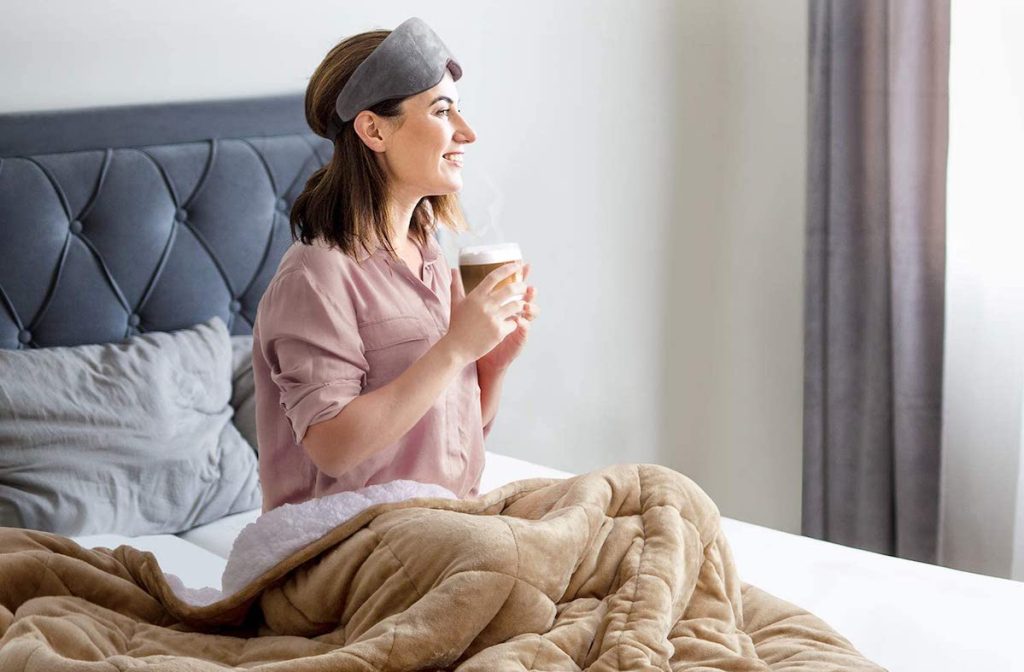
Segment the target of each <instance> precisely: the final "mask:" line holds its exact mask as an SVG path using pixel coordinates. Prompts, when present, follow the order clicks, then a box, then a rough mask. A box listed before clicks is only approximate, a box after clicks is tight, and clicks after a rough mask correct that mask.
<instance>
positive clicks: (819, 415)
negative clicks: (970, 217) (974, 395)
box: [803, 0, 950, 562]
mask: <svg viewBox="0 0 1024 672" xmlns="http://www.w3.org/2000/svg"><path fill="white" fill-rule="evenodd" d="M809 11H810V17H809V18H810V21H809V33H810V34H809V50H810V52H809V56H810V58H809V68H810V71H809V78H808V85H809V99H808V105H809V108H808V125H809V128H808V166H807V170H808V186H807V197H808V200H807V208H808V210H807V239H806V278H805V282H806V284H805V304H804V307H805V320H804V464H803V533H804V534H805V535H807V536H811V537H815V538H818V539H825V540H828V541H834V542H837V543H841V544H845V545H849V546H856V547H859V548H864V549H868V550H872V551H876V552H881V553H886V554H889V555H896V556H899V557H904V558H911V559H914V560H921V561H926V562H935V560H936V544H937V538H938V515H939V476H940V466H941V459H940V457H941V447H940V437H941V428H942V426H941V422H942V416H941V411H942V356H943V327H944V293H945V235H946V234H945V228H946V214H945V211H946V193H945V182H946V152H947V145H948V128H949V91H948V81H949V16H950V9H949V0H939V1H934V2H933V1H929V0H894V1H891V2H889V1H886V0H811V2H810V6H809Z"/></svg>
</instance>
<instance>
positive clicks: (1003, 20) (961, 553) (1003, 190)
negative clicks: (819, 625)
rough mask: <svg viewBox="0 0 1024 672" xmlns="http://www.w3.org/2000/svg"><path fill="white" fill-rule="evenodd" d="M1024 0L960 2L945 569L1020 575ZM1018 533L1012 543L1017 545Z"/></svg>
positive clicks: (1023, 560) (956, 6) (955, 22)
mask: <svg viewBox="0 0 1024 672" xmlns="http://www.w3.org/2000/svg"><path fill="white" fill-rule="evenodd" d="M1022 35H1024V3H1021V2H1010V1H1006V0H988V1H986V2H973V3H964V2H954V3H953V4H952V24H951V35H950V39H951V48H950V82H949V86H950V135H949V170H948V185H947V193H948V222H947V262H946V346H945V372H944V378H945V380H944V394H943V397H944V408H943V421H944V431H943V464H942V472H943V482H942V492H943V501H942V523H941V536H940V549H939V551H940V555H939V560H940V562H941V563H942V564H944V565H947V566H950V567H956V568H959V569H966V570H971V571H975V572H981V573H985V574H993V575H996V576H1004V577H1010V576H1012V577H1013V578H1016V579H1024V497H1022V493H1024V460H1022V459H1021V449H1022V446H1024V438H1022V431H1024V408H1022V404H1024V254H1022V252H1024V205H1022V204H1021V200H1020V191H1021V187H1022V184H1024V171H1022V170H1021V167H1020V162H1021V157H1022V156H1024V43H1022V41H1021V39H1020V38H1021V36H1022ZM1015 537H1016V542H1015Z"/></svg>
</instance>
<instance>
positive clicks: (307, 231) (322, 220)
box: [290, 30, 466, 258]
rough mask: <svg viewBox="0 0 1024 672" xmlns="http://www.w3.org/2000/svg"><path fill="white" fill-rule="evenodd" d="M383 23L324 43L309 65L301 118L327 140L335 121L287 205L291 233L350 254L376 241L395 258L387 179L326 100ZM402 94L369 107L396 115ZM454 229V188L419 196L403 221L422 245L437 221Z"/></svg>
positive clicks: (458, 218)
mask: <svg viewBox="0 0 1024 672" xmlns="http://www.w3.org/2000/svg"><path fill="white" fill-rule="evenodd" d="M390 32H391V31H389V30H373V31H369V32H365V33H360V34H358V35H353V36H352V37H349V38H347V39H345V40H343V41H342V42H340V43H339V44H337V45H336V46H335V47H334V48H332V49H331V50H330V51H329V52H327V55H326V56H325V57H324V59H323V61H321V63H320V65H319V66H317V68H316V70H315V71H314V72H313V75H312V77H310V80H309V86H308V87H306V122H307V123H308V124H309V127H310V128H311V129H312V130H313V132H314V133H316V134H317V135H320V136H323V137H325V138H327V139H328V140H330V139H331V137H330V133H329V132H328V130H327V129H328V127H329V124H330V123H331V120H332V119H333V121H334V124H333V125H334V127H335V128H340V129H341V130H340V131H339V132H338V135H337V137H336V138H334V155H333V156H332V157H331V160H330V161H329V162H328V163H327V164H325V165H324V166H323V167H321V168H320V169H318V170H317V171H316V172H314V173H313V174H312V175H310V177H309V179H308V180H307V181H306V186H305V188H304V189H303V190H302V193H301V194H299V196H298V198H296V199H295V203H294V204H293V205H292V210H291V217H290V224H291V231H292V239H293V240H301V241H302V242H303V243H304V244H306V245H309V244H311V243H312V242H313V240H314V239H316V238H322V239H323V240H324V241H326V242H328V243H330V244H332V245H333V246H336V247H338V248H340V249H341V250H342V251H343V252H344V253H345V254H348V255H349V256H352V257H355V256H356V254H355V252H356V247H357V245H361V246H362V248H363V249H364V250H365V251H366V252H367V253H370V252H372V250H371V249H370V247H369V246H368V245H369V243H371V242H374V241H379V242H380V243H381V244H382V245H383V246H384V247H385V249H387V250H388V253H389V254H391V256H392V257H395V258H397V254H396V252H395V247H394V242H395V241H392V240H391V234H390V229H389V226H388V209H387V206H388V200H389V195H390V191H389V186H390V185H389V184H388V179H387V173H386V172H385V171H384V170H382V169H381V167H380V166H379V165H378V163H377V161H376V159H375V158H374V152H373V150H371V149H370V148H369V147H367V146H366V144H365V143H364V142H363V141H362V140H361V139H360V138H359V136H358V135H357V134H356V132H355V129H354V127H353V122H352V120H350V121H347V122H345V123H342V122H341V120H340V119H339V118H338V116H337V114H336V113H335V111H334V104H335V101H336V100H337V98H338V94H339V93H340V92H341V89H342V87H344V86H345V83H346V82H347V81H348V80H349V77H351V76H352V73H353V72H354V71H355V69H356V67H358V66H359V64H360V63H362V62H363V60H364V59H366V57H367V56H369V55H370V53H371V52H372V51H373V50H374V49H375V48H376V47H377V45H379V44H380V43H381V42H383V41H384V38H385V37H387V36H388V34H390ZM402 100H404V99H402V98H392V99H390V100H385V101H382V102H380V103H377V104H376V105H373V106H372V107H370V108H368V109H369V110H370V111H372V112H374V113H375V114H378V115H380V116H382V117H389V118H398V117H401V115H402V111H401V109H400V107H399V106H400V105H401V102H402ZM439 223H440V224H443V225H444V226H445V228H448V229H451V230H454V231H464V230H465V229H466V220H465V216H464V215H463V213H462V208H461V207H460V205H459V200H458V197H457V196H456V195H455V194H445V195H442V196H426V197H424V198H422V199H420V202H419V203H417V204H416V207H415V209H414V210H413V214H412V220H411V221H410V222H409V235H410V236H412V237H413V238H414V239H415V240H417V241H418V242H419V243H420V245H423V246H425V245H426V244H427V237H428V236H430V235H433V234H434V232H435V231H436V230H437V226H438V224H439Z"/></svg>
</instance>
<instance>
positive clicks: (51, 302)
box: [0, 94, 332, 349]
mask: <svg viewBox="0 0 1024 672" xmlns="http://www.w3.org/2000/svg"><path fill="white" fill-rule="evenodd" d="M331 151H332V149H331V143H330V142H328V141H327V140H325V139H323V138H321V137H319V136H317V135H315V134H313V133H312V132H311V131H310V130H309V128H308V126H307V125H306V121H305V116H304V112H303V96H302V95H301V94H292V95H286V96H275V97H262V98H247V99H233V100H221V101H212V102H189V103H165V104H156V105H133V106H121V107H108V108H91V109H82V110H69V111H59V112H35V113H17V114H3V115H0V348H8V349H11V348H29V347H36V348H38V347H50V346H61V345H79V344H85V343H109V342H116V341H121V340H124V339H125V338H127V337H129V336H132V335H134V334H136V333H139V332H145V331H171V330H174V329H181V328H185V327H189V326H192V325H195V324H198V323H200V322H203V321H205V320H207V319H209V318H210V317H212V316H214V315H219V316H220V317H221V318H222V319H223V320H224V322H225V323H226V324H227V325H228V328H229V330H230V331H231V333H232V334H236V335H239V334H249V333H251V331H252V321H253V318H254V317H255V313H256V306H257V304H258V303H259V300H260V297H261V296H262V294H263V291H264V290H265V289H266V286H267V284H268V283H269V281H270V278H271V277H272V276H273V275H274V272H275V271H276V270H277V265H278V263H279V261H280V259H281V255H283V254H284V251H285V250H286V249H287V247H288V246H289V245H290V244H291V234H290V231H289V227H288V217H287V213H288V209H289V207H290V206H291V203H292V202H293V201H294V199H295V197H296V196H297V195H298V194H299V193H300V192H301V191H302V189H303V187H304V186H305V183H306V179H307V178H308V177H309V175H310V174H311V173H312V172H313V171H314V170H316V169H317V168H319V167H320V166H321V165H323V164H324V163H325V162H326V161H327V160H329V158H330V155H331Z"/></svg>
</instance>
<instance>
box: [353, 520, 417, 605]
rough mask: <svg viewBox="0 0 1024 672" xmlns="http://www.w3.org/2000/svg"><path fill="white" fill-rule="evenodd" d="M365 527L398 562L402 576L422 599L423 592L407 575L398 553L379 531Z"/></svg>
mask: <svg viewBox="0 0 1024 672" xmlns="http://www.w3.org/2000/svg"><path fill="white" fill-rule="evenodd" d="M366 529H368V530H370V531H371V532H373V534H374V536H375V537H377V539H378V540H379V542H380V545H381V546H383V547H384V548H386V549H388V553H390V554H391V557H392V558H394V559H395V562H397V563H398V568H399V569H400V570H402V576H404V577H405V580H406V581H408V582H409V585H410V586H412V589H413V591H414V592H415V593H416V597H419V598H420V599H423V593H422V592H421V591H420V589H419V588H418V587H417V586H416V583H415V582H414V581H413V580H412V577H411V576H409V572H407V571H406V569H405V563H404V562H402V560H401V559H400V558H399V557H398V554H397V553H395V549H393V548H391V544H389V543H388V541H387V540H386V539H385V538H384V537H382V536H381V535H380V532H378V531H377V530H375V529H373V528H372V527H368V528H366Z"/></svg>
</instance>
